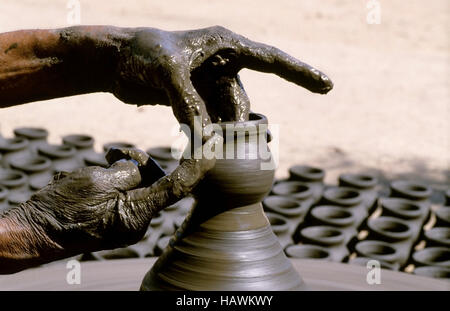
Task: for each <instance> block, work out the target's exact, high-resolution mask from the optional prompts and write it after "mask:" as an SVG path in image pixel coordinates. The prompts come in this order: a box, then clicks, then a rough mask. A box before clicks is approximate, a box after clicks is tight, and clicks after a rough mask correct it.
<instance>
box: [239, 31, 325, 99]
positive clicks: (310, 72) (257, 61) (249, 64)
mask: <svg viewBox="0 0 450 311" xmlns="http://www.w3.org/2000/svg"><path fill="white" fill-rule="evenodd" d="M236 44H237V45H238V46H237V53H238V60H237V61H238V62H239V64H240V66H241V67H244V68H249V69H252V70H257V71H261V72H267V73H274V74H276V75H278V76H279V77H281V78H284V79H286V80H288V81H290V82H293V83H295V84H297V85H300V86H302V87H304V88H306V89H308V90H310V91H311V92H314V93H320V94H326V93H328V92H329V91H330V90H331V89H332V88H333V82H331V80H330V78H328V76H327V75H326V74H324V73H323V72H321V71H319V70H317V69H315V68H314V67H312V66H310V65H308V64H306V63H304V62H302V61H300V60H298V59H296V58H294V57H292V56H290V55H289V54H287V53H285V52H283V51H281V50H280V49H278V48H276V47H273V46H270V45H266V44H263V43H259V42H255V41H251V40H249V39H247V38H245V37H242V36H239V39H238V40H237V41H236Z"/></svg>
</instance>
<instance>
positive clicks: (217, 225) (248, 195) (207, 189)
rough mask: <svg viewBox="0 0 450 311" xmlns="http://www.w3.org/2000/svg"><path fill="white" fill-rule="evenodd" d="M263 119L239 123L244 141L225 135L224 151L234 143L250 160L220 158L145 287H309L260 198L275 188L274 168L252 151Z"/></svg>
mask: <svg viewBox="0 0 450 311" xmlns="http://www.w3.org/2000/svg"><path fill="white" fill-rule="evenodd" d="M259 124H267V119H266V118H265V117H264V116H261V115H257V114H252V115H251V116H250V120H249V121H245V122H240V125H242V127H241V129H240V130H239V132H240V133H242V134H245V135H246V136H247V138H246V139H245V141H244V142H242V140H239V139H237V140H236V139H234V138H235V136H231V137H230V136H227V137H226V139H224V144H225V145H224V150H226V148H227V146H226V145H229V144H233V147H234V150H235V151H236V150H237V148H241V149H240V150H243V151H245V154H246V157H245V159H237V157H235V158H234V159H218V160H217V162H216V165H215V167H214V168H213V169H212V170H211V171H209V172H208V174H207V176H206V177H205V179H204V180H203V181H202V182H201V183H200V184H199V186H198V187H197V189H196V192H197V194H198V198H199V201H198V204H197V205H196V206H195V207H194V208H193V210H192V211H191V213H190V214H189V215H188V217H187V219H186V221H185V222H184V223H183V225H182V226H181V228H179V229H178V231H177V232H176V234H175V235H174V237H172V239H171V240H170V242H169V245H168V247H167V248H166V249H165V250H164V252H163V254H162V255H161V256H160V257H159V259H158V260H157V262H156V263H155V264H154V266H153V267H152V269H151V270H150V271H149V272H148V273H147V274H146V276H145V277H144V280H143V282H142V285H141V289H142V290H180V289H181V290H295V289H302V288H304V283H303V281H302V279H301V278H300V276H299V275H298V273H297V272H296V271H295V269H294V268H293V266H292V264H291V263H290V261H289V260H287V258H286V256H285V254H284V252H283V249H282V248H281V245H280V243H279V242H278V240H277V238H276V236H275V234H274V233H273V232H272V229H271V227H270V223H269V221H268V219H267V217H266V216H265V215H264V212H263V208H262V205H261V203H260V202H261V200H262V199H263V198H264V196H265V195H266V194H267V193H268V192H269V191H270V188H271V186H272V183H273V176H274V172H273V170H261V163H262V162H263V160H262V159H261V158H260V157H259V153H258V154H254V158H253V157H250V155H249V154H248V152H250V151H251V150H258V148H251V146H250V145H249V144H257V143H258V136H259V135H264V137H266V132H265V131H264V132H263V133H260V132H259V130H258V132H256V133H253V134H252V133H250V132H249V131H248V130H249V129H250V128H253V129H254V127H255V126H258V125H259ZM223 127H224V129H225V124H223ZM241 131H242V132H241ZM239 141H241V143H239ZM261 141H262V139H261ZM263 143H264V142H263ZM228 147H230V146H228ZM260 147H263V148H267V145H265V146H260Z"/></svg>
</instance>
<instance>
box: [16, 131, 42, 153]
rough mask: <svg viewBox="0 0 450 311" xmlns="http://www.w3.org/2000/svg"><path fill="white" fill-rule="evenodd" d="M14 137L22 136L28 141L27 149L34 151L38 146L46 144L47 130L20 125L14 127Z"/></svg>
mask: <svg viewBox="0 0 450 311" xmlns="http://www.w3.org/2000/svg"><path fill="white" fill-rule="evenodd" d="M14 135H15V136H16V137H23V138H26V139H27V140H28V141H29V146H28V148H29V150H30V151H31V152H32V153H36V152H37V149H38V148H39V147H40V146H44V145H46V144H47V137H48V131H47V130H46V129H44V128H39V127H21V128H16V129H14Z"/></svg>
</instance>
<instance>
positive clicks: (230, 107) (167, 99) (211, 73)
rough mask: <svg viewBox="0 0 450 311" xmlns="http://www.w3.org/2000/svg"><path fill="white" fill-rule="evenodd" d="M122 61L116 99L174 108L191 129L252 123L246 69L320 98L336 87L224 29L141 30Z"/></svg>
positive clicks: (320, 75)
mask: <svg viewBox="0 0 450 311" xmlns="http://www.w3.org/2000/svg"><path fill="white" fill-rule="evenodd" d="M120 55H121V57H120V61H119V64H118V75H117V76H116V78H115V79H116V80H115V85H114V88H113V92H114V94H115V95H116V96H117V97H118V98H119V99H121V100H122V101H124V102H127V103H132V104H137V105H147V104H165V105H169V104H170V105H171V106H172V109H173V112H174V114H175V116H176V118H177V119H178V121H179V122H180V123H184V124H188V125H190V126H192V125H193V122H194V117H195V116H197V115H199V116H201V117H202V123H203V125H205V124H206V123H208V122H210V121H213V122H217V121H220V120H222V121H231V120H241V121H242V120H245V119H247V117H248V113H249V100H248V98H247V96H246V94H245V91H244V89H243V87H242V84H241V82H240V80H239V76H238V75H237V73H238V72H239V70H241V69H242V68H249V69H253V70H258V71H263V72H270V73H275V74H277V75H278V76H280V77H282V78H285V79H286V80H288V81H291V82H294V83H296V84H298V85H300V86H303V87H305V88H307V89H308V90H310V91H312V92H315V93H327V92H328V91H329V90H331V89H332V87H333V84H332V82H331V81H330V80H329V78H328V77H327V76H326V75H325V74H323V73H321V72H320V71H318V70H317V69H314V68H312V67H310V66H309V65H307V64H305V63H302V62H301V61H299V60H297V59H295V58H293V57H291V56H289V55H287V54H286V53H284V52H282V51H280V50H279V49H277V48H275V47H271V46H267V45H264V44H261V43H257V42H254V41H250V40H249V39H247V38H245V37H243V36H240V35H238V34H235V33H233V32H231V31H229V30H227V29H225V28H223V27H219V26H215V27H210V28H205V29H199V30H191V31H177V32H168V31H162V30H157V29H152V28H141V29H138V30H137V31H136V32H135V33H134V35H133V39H131V40H130V42H129V45H127V46H126V47H125V48H122V51H121V53H120ZM208 114H209V115H208ZM209 116H210V117H211V119H212V120H210V119H209Z"/></svg>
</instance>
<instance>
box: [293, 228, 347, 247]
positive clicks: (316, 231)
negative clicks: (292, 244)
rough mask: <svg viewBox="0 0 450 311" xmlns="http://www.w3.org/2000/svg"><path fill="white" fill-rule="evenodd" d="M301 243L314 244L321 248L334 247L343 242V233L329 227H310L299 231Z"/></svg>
mask: <svg viewBox="0 0 450 311" xmlns="http://www.w3.org/2000/svg"><path fill="white" fill-rule="evenodd" d="M300 235H301V237H302V239H301V240H302V243H304V244H315V245H321V246H326V247H328V246H335V245H339V244H343V243H344V241H345V236H344V233H343V232H342V231H341V230H339V229H337V228H334V227H330V226H312V227H306V228H304V229H303V230H301V232H300Z"/></svg>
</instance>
